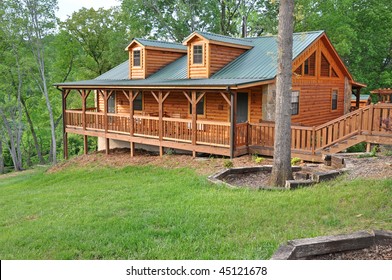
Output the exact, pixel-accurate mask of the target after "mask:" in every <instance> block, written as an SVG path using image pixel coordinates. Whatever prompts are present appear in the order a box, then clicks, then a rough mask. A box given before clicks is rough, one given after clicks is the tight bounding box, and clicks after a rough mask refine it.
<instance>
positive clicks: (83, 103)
mask: <svg viewBox="0 0 392 280" xmlns="http://www.w3.org/2000/svg"><path fill="white" fill-rule="evenodd" d="M80 95H81V97H82V126H83V130H86V91H85V90H82V92H81V94H80Z"/></svg>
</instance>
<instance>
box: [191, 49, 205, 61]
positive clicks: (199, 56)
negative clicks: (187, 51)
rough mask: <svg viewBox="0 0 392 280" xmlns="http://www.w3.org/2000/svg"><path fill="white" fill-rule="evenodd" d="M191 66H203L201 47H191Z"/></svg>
mask: <svg viewBox="0 0 392 280" xmlns="http://www.w3.org/2000/svg"><path fill="white" fill-rule="evenodd" d="M193 64H203V46H202V45H196V46H193Z"/></svg>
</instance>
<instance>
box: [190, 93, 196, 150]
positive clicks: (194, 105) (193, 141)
mask: <svg viewBox="0 0 392 280" xmlns="http://www.w3.org/2000/svg"><path fill="white" fill-rule="evenodd" d="M196 97H197V96H196V91H192V97H191V99H192V146H193V147H192V156H193V157H194V158H195V157H196V142H197V102H196V101H197V98H196Z"/></svg>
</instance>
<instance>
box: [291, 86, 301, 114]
mask: <svg viewBox="0 0 392 280" xmlns="http://www.w3.org/2000/svg"><path fill="white" fill-rule="evenodd" d="M294 93H298V96H297V102H293V98H294ZM293 104H297V105H296V113H295V114H293V110H294V108H293ZM299 104H300V91H299V90H292V91H291V116H298V115H299Z"/></svg>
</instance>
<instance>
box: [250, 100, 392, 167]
mask: <svg viewBox="0 0 392 280" xmlns="http://www.w3.org/2000/svg"><path fill="white" fill-rule="evenodd" d="M274 129H275V124H274V123H258V124H253V123H251V124H249V128H248V131H247V135H246V136H247V139H248V148H249V152H250V153H253V152H255V153H260V154H264V155H273V143H274V134H275V133H274ZM361 142H367V143H375V144H386V145H392V104H376V105H374V104H371V105H369V106H367V107H364V108H361V109H358V110H356V111H353V112H351V113H348V114H346V115H344V116H341V117H339V118H337V119H334V120H332V121H329V122H327V123H325V124H322V125H319V126H314V127H306V126H292V127H291V150H292V156H296V157H300V158H302V159H304V160H310V161H322V159H323V158H324V156H325V155H330V154H336V153H338V152H341V151H343V150H346V149H347V148H349V147H352V146H354V145H356V144H358V143H361Z"/></svg>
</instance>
